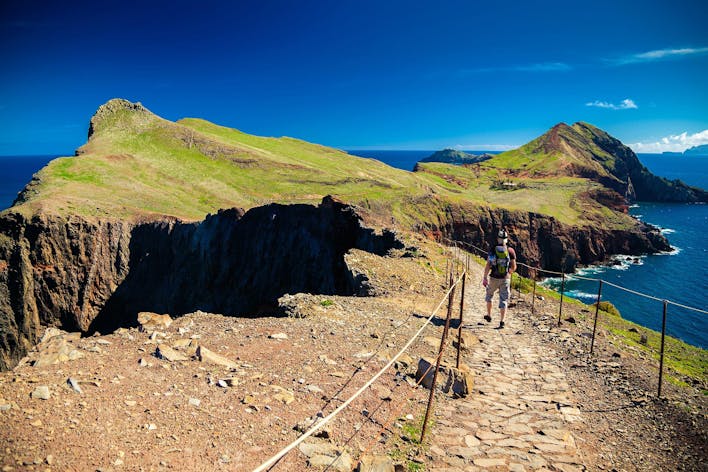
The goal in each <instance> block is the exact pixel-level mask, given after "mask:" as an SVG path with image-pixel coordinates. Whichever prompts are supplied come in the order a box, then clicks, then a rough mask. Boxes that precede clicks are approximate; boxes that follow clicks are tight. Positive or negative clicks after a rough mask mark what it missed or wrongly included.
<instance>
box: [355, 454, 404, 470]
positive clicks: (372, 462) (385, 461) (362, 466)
mask: <svg viewBox="0 0 708 472" xmlns="http://www.w3.org/2000/svg"><path fill="white" fill-rule="evenodd" d="M356 470H357V472H395V470H396V466H395V465H394V464H393V461H392V460H391V458H390V457H388V456H380V455H379V456H364V457H362V458H361V460H360V461H359V466H358V467H357V469H356Z"/></svg>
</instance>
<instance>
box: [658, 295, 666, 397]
mask: <svg viewBox="0 0 708 472" xmlns="http://www.w3.org/2000/svg"><path fill="white" fill-rule="evenodd" d="M663 303H664V312H663V315H662V320H661V355H660V357H659V391H658V392H657V394H656V396H657V397H658V398H661V384H662V382H663V380H664V339H665V338H666V307H667V305H668V302H667V301H666V300H664V302H663Z"/></svg>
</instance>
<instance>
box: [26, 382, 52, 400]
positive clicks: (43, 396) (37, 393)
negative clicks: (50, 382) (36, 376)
mask: <svg viewBox="0 0 708 472" xmlns="http://www.w3.org/2000/svg"><path fill="white" fill-rule="evenodd" d="M51 396H52V393H51V392H50V391H49V387H47V386H46V385H40V386H38V387H37V388H35V389H34V391H33V392H32V393H31V394H30V397H31V398H37V399H39V400H49V398H50V397H51Z"/></svg>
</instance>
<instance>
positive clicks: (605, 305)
mask: <svg viewBox="0 0 708 472" xmlns="http://www.w3.org/2000/svg"><path fill="white" fill-rule="evenodd" d="M592 306H597V303H593V304H592ZM600 310H602V311H604V312H605V313H607V314H609V315H612V316H618V317H620V318H622V314H621V313H620V311H619V310H618V309H617V308H616V307H615V306H614V305H613V304H612V303H610V302H600Z"/></svg>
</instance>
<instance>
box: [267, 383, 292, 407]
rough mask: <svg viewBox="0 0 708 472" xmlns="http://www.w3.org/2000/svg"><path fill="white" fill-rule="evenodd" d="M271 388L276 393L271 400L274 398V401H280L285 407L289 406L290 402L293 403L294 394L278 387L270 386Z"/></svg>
mask: <svg viewBox="0 0 708 472" xmlns="http://www.w3.org/2000/svg"><path fill="white" fill-rule="evenodd" d="M271 388H272V389H273V390H275V391H276V392H277V393H276V394H275V395H273V398H275V399H276V400H278V401H281V402H283V403H285V404H286V405H290V404H291V403H292V402H294V401H295V394H294V393H293V392H291V391H290V390H287V389H285V388H283V387H279V386H278V385H271Z"/></svg>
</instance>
